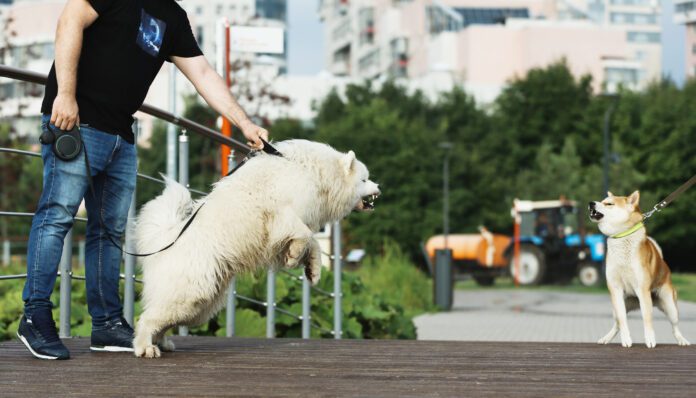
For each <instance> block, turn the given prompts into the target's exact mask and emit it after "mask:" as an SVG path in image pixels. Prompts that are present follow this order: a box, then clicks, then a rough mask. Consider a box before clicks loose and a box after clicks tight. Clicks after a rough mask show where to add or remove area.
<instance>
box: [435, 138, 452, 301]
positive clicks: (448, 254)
mask: <svg viewBox="0 0 696 398" xmlns="http://www.w3.org/2000/svg"><path fill="white" fill-rule="evenodd" d="M439 146H440V148H442V149H444V150H445V154H444V159H443V161H444V164H443V165H442V196H443V198H442V199H443V201H442V229H443V231H442V233H443V236H444V240H445V241H444V246H445V247H444V248H443V249H438V250H436V251H435V277H434V281H433V282H434V283H433V290H434V291H433V296H434V298H433V301H434V302H435V305H436V306H438V307H439V308H440V309H441V310H443V311H449V310H450V309H452V287H453V286H452V285H453V279H452V251H451V250H450V249H449V242H448V241H447V238H448V235H449V156H450V151H451V149H452V147H453V145H452V143H451V142H441V143H440V145H439Z"/></svg>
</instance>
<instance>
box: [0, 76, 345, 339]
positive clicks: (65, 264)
mask: <svg viewBox="0 0 696 398" xmlns="http://www.w3.org/2000/svg"><path fill="white" fill-rule="evenodd" d="M0 77H6V78H10V79H15V80H20V81H25V82H31V83H38V84H45V83H46V76H44V75H41V74H38V73H35V72H29V71H24V70H21V69H17V68H13V67H9V66H5V65H0ZM140 111H142V112H144V113H147V114H149V115H152V116H154V117H156V118H158V119H160V120H164V121H166V122H168V123H171V124H173V125H176V126H178V127H180V128H181V129H182V131H181V134H180V135H179V156H178V157H179V173H178V177H179V182H180V183H181V184H183V185H184V186H186V187H187V188H188V177H189V176H188V171H189V170H188V168H189V165H188V136H187V135H186V133H187V131H190V132H192V133H195V134H198V135H201V136H203V137H205V138H207V139H210V140H212V141H214V142H216V143H218V144H222V145H227V146H229V147H230V148H233V149H236V150H240V151H242V152H243V153H247V152H248V151H249V150H250V148H249V147H248V146H247V145H246V144H244V143H242V142H240V141H238V140H235V139H232V138H229V137H226V136H223V135H222V134H220V133H218V132H217V131H215V130H212V129H210V128H208V127H205V126H203V125H201V124H198V123H196V122H194V121H191V120H188V119H185V118H180V117H178V116H176V115H174V114H172V113H169V112H166V111H163V110H161V109H158V108H155V107H153V106H150V105H143V106H142V107H141V108H140ZM134 127H135V128H134V131H135V132H136V135H137V132H138V129H139V126H138V123H137V121H136V125H135V126H134ZM2 153H11V154H17V155H22V156H29V157H41V155H40V154H39V153H36V152H31V151H25V150H20V149H13V148H0V154H2ZM174 162H176V160H174ZM138 177H139V178H140V179H142V180H144V181H147V182H155V183H159V184H165V181H164V180H161V179H159V178H155V177H152V176H148V175H145V174H141V173H138ZM136 189H137V186H136ZM188 189H189V191H191V192H193V193H196V194H199V195H205V194H206V193H205V192H201V191H198V190H194V189H191V188H188ZM135 195H136V191H134V192H133V198H132V201H131V206H130V209H129V213H128V226H127V228H126V231H132V227H133V225H132V223H133V221H134V219H135ZM33 215H34V213H26V212H12V211H4V210H2V209H0V217H33ZM75 220H76V221H81V222H84V221H86V219H85V218H81V217H75ZM332 231H333V233H332V235H333V241H332V252H333V253H339V255H334V256H330V258H331V259H332V262H333V268H334V289H333V292H328V291H325V290H322V289H319V288H316V287H314V286H311V285H310V283H309V281H308V280H307V278H306V277H305V276H304V275H302V276H297V275H295V274H293V273H291V272H289V271H286V270H280V271H279V272H280V273H281V274H283V275H285V276H288V277H290V280H291V281H294V283H301V284H302V314H294V313H292V312H290V311H287V310H285V309H282V308H279V307H278V306H277V303H276V294H275V287H276V277H277V275H276V272H274V271H273V270H269V271H268V276H267V286H266V301H261V300H257V299H254V298H251V297H246V296H242V295H240V294H238V293H237V290H236V278H233V279H232V281H231V283H230V287H229V290H228V292H227V306H226V312H225V314H226V330H225V335H226V336H227V337H232V336H234V335H235V329H236V328H235V321H234V319H235V312H236V306H237V300H240V301H246V302H249V303H252V304H255V305H259V306H264V307H266V336H267V337H269V338H272V337H275V324H276V322H275V315H276V313H280V314H284V315H287V316H290V317H292V318H294V319H297V320H299V321H301V324H302V338H305V339H307V338H310V336H311V329H312V328H314V329H317V330H319V331H321V332H322V333H326V334H331V335H332V336H333V337H334V338H336V339H340V338H341V335H342V311H341V297H342V293H341V266H342V259H341V256H340V253H341V238H340V223H338V222H337V223H335V224H334V225H333V226H332ZM8 243H9V242H8ZM72 245H73V237H72V229H71V230H70V231H68V233H67V235H66V237H65V240H64V243H63V254H62V257H61V260H60V264H59V271H58V276H59V277H60V299H59V308H60V320H59V324H60V336H61V337H70V335H71V330H70V303H71V283H72V280H73V279H76V280H84V277H82V276H77V275H74V274H73V272H72V252H73V247H72ZM125 249H126V250H127V251H130V252H134V251H135V244H134V242H133V239H132V237H131V236H130V234H128V233H126V237H125ZM3 251H7V252H9V245H7V244H4V245H3ZM79 253H80V254H79V258H80V261H79V262H80V265H83V264H84V242H81V244H80V249H79ZM3 257H4V256H3ZM135 263H136V261H135V257H133V256H130V255H128V254H124V273H123V274H121V279H123V280H124V298H123V307H124V317H125V318H126V319H127V320H128V322H129V323H130V324H133V320H134V315H135V314H134V308H135V283H136V282H142V281H140V280H138V279H137V278H136V271H135ZM23 278H26V274H18V275H0V281H3V280H12V279H23ZM312 291H314V292H316V293H317V294H321V295H325V296H327V297H331V298H333V301H334V322H333V330H329V329H326V328H323V327H322V326H321V325H319V324H318V323H316V322H312V319H311V307H310V304H311V292H312ZM179 334H182V335H186V334H188V330H187V329H186V328H185V327H180V328H179Z"/></svg>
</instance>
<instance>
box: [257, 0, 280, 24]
mask: <svg viewBox="0 0 696 398" xmlns="http://www.w3.org/2000/svg"><path fill="white" fill-rule="evenodd" d="M256 15H257V16H258V17H259V18H264V19H275V20H278V21H285V17H286V15H287V0H256Z"/></svg>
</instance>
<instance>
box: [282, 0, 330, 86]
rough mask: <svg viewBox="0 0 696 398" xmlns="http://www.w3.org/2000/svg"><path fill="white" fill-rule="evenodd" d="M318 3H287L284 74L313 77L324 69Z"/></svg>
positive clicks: (313, 0)
mask: <svg viewBox="0 0 696 398" xmlns="http://www.w3.org/2000/svg"><path fill="white" fill-rule="evenodd" d="M318 7H319V0H288V74H290V75H316V74H317V73H319V72H321V70H322V69H324V50H323V42H324V31H323V30H322V25H321V22H320V21H319V13H318V12H317V9H318Z"/></svg>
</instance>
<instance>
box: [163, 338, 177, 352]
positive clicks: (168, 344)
mask: <svg viewBox="0 0 696 398" xmlns="http://www.w3.org/2000/svg"><path fill="white" fill-rule="evenodd" d="M159 347H160V349H161V350H162V351H164V352H173V351H174V350H176V346H175V345H174V342H172V341H171V340H169V339H168V338H163V339H162V342H160V343H159Z"/></svg>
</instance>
